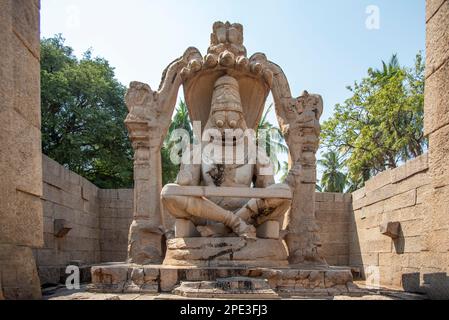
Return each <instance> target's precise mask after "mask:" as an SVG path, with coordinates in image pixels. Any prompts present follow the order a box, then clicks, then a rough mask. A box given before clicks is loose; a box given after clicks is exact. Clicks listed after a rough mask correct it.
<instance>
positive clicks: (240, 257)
mask: <svg viewBox="0 0 449 320" xmlns="http://www.w3.org/2000/svg"><path fill="white" fill-rule="evenodd" d="M287 258H288V252H287V248H286V246H285V245H284V242H283V241H282V240H275V239H257V240H247V239H244V238H238V237H235V238H202V237H198V238H176V239H171V240H168V241H167V252H166V256H165V259H164V263H163V264H164V265H169V266H198V267H238V266H244V267H276V268H278V267H285V266H288V261H287Z"/></svg>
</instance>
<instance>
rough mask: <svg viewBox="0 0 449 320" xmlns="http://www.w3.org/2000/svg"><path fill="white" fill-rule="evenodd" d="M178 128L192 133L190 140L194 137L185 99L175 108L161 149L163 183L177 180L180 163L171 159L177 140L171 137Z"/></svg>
mask: <svg viewBox="0 0 449 320" xmlns="http://www.w3.org/2000/svg"><path fill="white" fill-rule="evenodd" d="M176 129H184V130H186V131H187V132H188V133H189V135H190V140H191V141H192V138H193V130H192V123H191V121H190V117H189V111H188V109H187V105H186V104H185V102H184V101H182V100H180V101H179V105H178V107H177V108H176V110H175V114H174V116H173V119H172V122H171V124H170V127H169V129H168V134H167V137H166V138H165V141H164V144H163V146H162V149H161V155H162V183H163V185H165V184H167V183H173V182H175V180H176V176H177V175H178V172H179V167H180V165H176V164H174V163H173V162H172V161H171V160H170V152H171V148H172V147H173V145H174V144H175V143H176V141H173V140H170V137H171V135H172V133H173V131H175V130H176Z"/></svg>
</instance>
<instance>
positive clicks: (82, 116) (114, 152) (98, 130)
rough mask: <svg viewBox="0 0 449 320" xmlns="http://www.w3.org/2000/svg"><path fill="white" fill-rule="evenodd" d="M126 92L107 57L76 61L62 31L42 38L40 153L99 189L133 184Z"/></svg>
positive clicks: (87, 54) (89, 53)
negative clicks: (125, 121) (127, 128)
mask: <svg viewBox="0 0 449 320" xmlns="http://www.w3.org/2000/svg"><path fill="white" fill-rule="evenodd" d="M125 91H126V88H125V87H124V86H123V85H122V84H120V83H119V82H118V81H117V80H116V79H115V75H114V68H112V67H111V66H110V65H109V63H108V61H107V60H105V59H102V58H98V57H96V58H92V54H91V52H90V51H88V52H86V53H85V54H84V56H83V57H82V58H81V59H77V58H76V57H75V56H74V55H73V49H72V48H70V47H68V46H66V45H65V40H64V39H63V38H62V37H61V35H57V36H55V37H53V38H48V39H43V40H42V41H41V101H42V102H41V103H42V105H41V109H42V148H43V152H44V153H45V154H46V155H48V156H49V157H50V158H52V159H54V160H56V161H57V162H59V163H61V164H62V165H64V166H65V167H67V168H68V169H70V170H72V171H74V172H76V173H78V174H80V175H81V176H83V177H85V178H87V179H89V180H90V181H92V182H93V183H94V184H96V185H97V186H99V187H101V188H125V187H132V184H133V165H132V156H133V153H132V148H131V145H130V142H129V139H128V135H127V130H126V128H125V125H124V119H125V117H126V114H127V109H126V106H125V102H124V94H125Z"/></svg>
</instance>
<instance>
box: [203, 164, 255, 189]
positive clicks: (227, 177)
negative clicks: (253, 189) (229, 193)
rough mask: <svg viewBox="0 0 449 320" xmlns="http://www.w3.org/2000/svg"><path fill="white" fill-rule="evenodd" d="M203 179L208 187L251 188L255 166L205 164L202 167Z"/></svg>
mask: <svg viewBox="0 0 449 320" xmlns="http://www.w3.org/2000/svg"><path fill="white" fill-rule="evenodd" d="M201 170H202V178H203V181H204V182H205V184H206V185H209V186H210V185H215V186H217V187H237V186H248V187H249V186H250V185H251V182H252V178H253V175H254V165H251V164H244V165H235V164H233V165H225V164H224V165H220V164H212V165H210V164H205V163H203V165H202V166H201Z"/></svg>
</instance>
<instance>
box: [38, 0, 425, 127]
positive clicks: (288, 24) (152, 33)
mask: <svg viewBox="0 0 449 320" xmlns="http://www.w3.org/2000/svg"><path fill="white" fill-rule="evenodd" d="M369 6H375V7H376V8H377V9H378V10H379V11H378V12H379V28H378V29H368V28H367V26H366V21H367V19H368V18H370V17H371V14H369V13H367V8H368V7H369ZM41 19H42V21H41V32H42V36H43V37H50V36H53V35H54V34H57V33H62V34H63V36H64V37H65V38H66V39H67V42H66V43H67V45H69V46H71V47H73V48H74V49H75V53H76V54H77V55H81V53H83V52H84V51H86V50H87V49H89V48H93V53H94V55H99V56H102V57H104V58H106V59H108V60H109V61H110V63H111V65H112V66H114V67H115V68H116V76H117V78H118V79H119V80H120V81H121V82H122V83H123V84H125V85H127V84H128V83H129V82H130V81H133V80H137V81H142V82H146V83H148V84H149V85H150V86H151V87H152V88H153V89H157V87H158V85H159V81H160V78H161V74H162V71H163V70H164V68H165V67H166V66H167V65H168V64H169V63H170V62H171V61H173V60H174V59H175V58H177V57H178V56H181V55H182V53H183V52H184V50H185V49H186V48H187V47H189V46H195V47H197V48H198V49H200V50H201V51H202V52H203V53H205V52H206V49H207V47H208V45H209V38H210V33H211V29H212V24H213V22H214V21H217V20H221V21H226V20H228V21H230V22H239V23H241V24H243V26H244V37H245V46H246V48H247V50H248V54H249V55H251V54H252V53H254V52H264V53H265V54H266V55H267V57H268V58H269V59H270V60H271V61H273V62H276V63H277V64H279V65H280V66H281V67H282V68H283V70H284V72H285V73H286V75H287V77H288V79H289V81H290V87H291V90H292V93H293V95H295V96H298V95H300V94H301V92H302V91H303V90H308V91H309V92H312V93H319V94H321V95H322V96H323V98H324V104H325V108H324V109H325V111H324V115H323V120H324V119H326V118H328V117H329V116H331V115H332V111H333V108H334V106H335V104H336V103H340V102H343V101H344V100H345V99H346V98H348V96H349V92H348V91H347V90H346V86H347V85H351V84H352V83H353V82H354V81H355V80H359V79H361V78H362V77H363V76H364V75H366V71H367V69H368V68H369V67H376V66H379V65H380V63H381V60H388V59H389V58H390V57H391V55H392V54H393V53H397V54H398V55H399V60H400V62H401V63H402V64H405V65H412V64H413V60H414V57H415V55H416V53H417V52H418V51H420V50H421V51H422V52H424V50H425V0H313V1H312V0H307V1H306V0H296V1H294V0H291V1H286V0H285V1H282V0H281V1H279V0H276V1H274V0H271V1H263V0H262V1H261V0H258V1H253V0H245V1H235V0H228V1H220V2H218V1H206V0H190V1H189V0H184V1H174V0H164V1H162V0H159V1H148V0H127V1H119V0H109V1H107V0H76V1H75V0H70V1H69V0H42V16H41ZM271 119H272V120H273V121H274V115H273V116H272V117H271Z"/></svg>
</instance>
